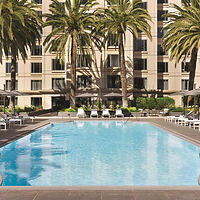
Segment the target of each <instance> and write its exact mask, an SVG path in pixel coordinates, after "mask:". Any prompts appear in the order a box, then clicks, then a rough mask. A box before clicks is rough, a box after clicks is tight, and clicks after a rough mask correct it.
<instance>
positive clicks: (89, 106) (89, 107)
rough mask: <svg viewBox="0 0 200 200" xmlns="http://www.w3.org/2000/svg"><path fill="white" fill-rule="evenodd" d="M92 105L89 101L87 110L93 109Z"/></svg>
mask: <svg viewBox="0 0 200 200" xmlns="http://www.w3.org/2000/svg"><path fill="white" fill-rule="evenodd" d="M91 109H92V108H91V105H90V102H89V101H88V104H87V111H91Z"/></svg>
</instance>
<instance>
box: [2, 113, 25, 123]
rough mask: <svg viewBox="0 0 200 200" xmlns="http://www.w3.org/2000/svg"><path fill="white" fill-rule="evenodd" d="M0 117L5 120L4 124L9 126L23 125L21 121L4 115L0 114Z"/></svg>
mask: <svg viewBox="0 0 200 200" xmlns="http://www.w3.org/2000/svg"><path fill="white" fill-rule="evenodd" d="M0 117H1V118H3V119H4V120H5V122H8V123H9V124H11V123H16V122H17V123H18V124H19V125H20V126H21V125H22V123H23V119H20V118H15V117H13V118H12V117H7V116H6V115H5V114H1V113H0Z"/></svg>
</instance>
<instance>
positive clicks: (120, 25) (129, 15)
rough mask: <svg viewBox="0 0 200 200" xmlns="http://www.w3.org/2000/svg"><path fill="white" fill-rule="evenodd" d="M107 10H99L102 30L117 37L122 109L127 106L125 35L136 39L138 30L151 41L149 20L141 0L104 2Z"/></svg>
mask: <svg viewBox="0 0 200 200" xmlns="http://www.w3.org/2000/svg"><path fill="white" fill-rule="evenodd" d="M106 1H107V3H108V8H105V9H100V10H99V11H100V13H101V14H102V16H103V17H102V20H101V24H102V28H104V31H105V33H106V34H107V35H110V34H112V35H115V34H116V35H117V40H118V45H119V61H120V69H121V83H122V101H123V107H127V106H128V100H127V80H126V66H125V54H124V40H125V33H126V31H129V32H130V33H131V34H132V35H133V37H134V38H138V30H140V31H142V32H144V33H145V34H146V35H147V36H148V38H150V39H151V34H150V29H151V27H150V25H149V24H148V21H150V20H151V17H150V15H149V14H148V11H147V10H146V9H144V8H142V1H141V0H132V1H131V0H106Z"/></svg>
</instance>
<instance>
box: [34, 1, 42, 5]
mask: <svg viewBox="0 0 200 200" xmlns="http://www.w3.org/2000/svg"><path fill="white" fill-rule="evenodd" d="M34 1H35V3H37V4H42V0H34Z"/></svg>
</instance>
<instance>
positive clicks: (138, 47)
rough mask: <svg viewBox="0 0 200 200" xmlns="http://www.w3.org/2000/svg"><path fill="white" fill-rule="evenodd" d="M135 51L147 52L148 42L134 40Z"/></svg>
mask: <svg viewBox="0 0 200 200" xmlns="http://www.w3.org/2000/svg"><path fill="white" fill-rule="evenodd" d="M134 51H147V40H134Z"/></svg>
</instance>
